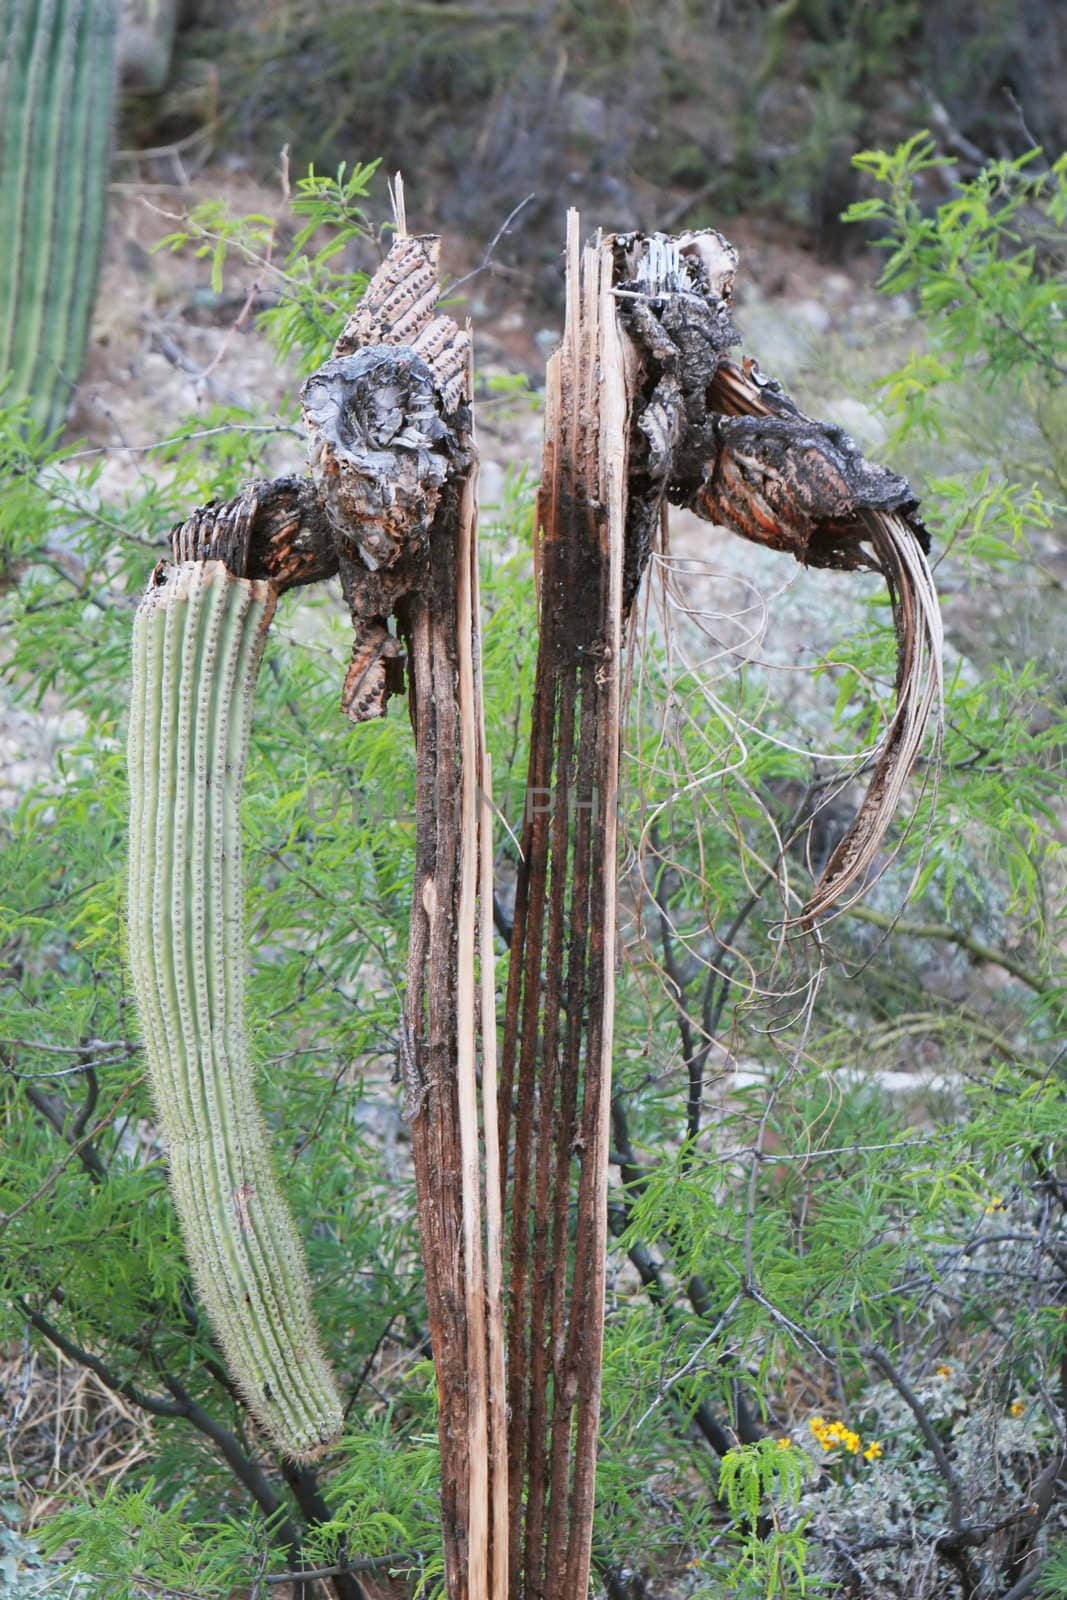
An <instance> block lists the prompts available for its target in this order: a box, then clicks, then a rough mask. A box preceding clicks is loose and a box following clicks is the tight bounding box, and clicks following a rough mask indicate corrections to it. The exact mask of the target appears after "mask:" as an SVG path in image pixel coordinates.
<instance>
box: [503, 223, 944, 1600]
mask: <svg viewBox="0 0 1067 1600" xmlns="http://www.w3.org/2000/svg"><path fill="white" fill-rule="evenodd" d="M736 267H737V254H736V252H735V251H734V249H733V247H732V246H731V245H730V244H729V243H728V241H727V240H725V239H724V238H723V237H722V236H721V235H720V234H718V233H716V232H715V231H714V230H711V229H707V230H704V231H703V232H699V233H693V234H687V235H684V236H682V237H681V238H679V239H669V238H665V237H663V236H662V235H651V236H645V235H640V234H626V235H614V236H608V237H605V238H601V239H599V240H598V241H597V242H596V243H595V244H592V245H588V246H586V247H585V248H584V249H583V248H582V247H581V245H580V241H579V234H578V220H577V217H576V216H575V215H574V214H573V213H572V214H571V217H570V220H569V228H568V240H567V310H566V325H565V330H564V335H563V345H562V349H561V350H560V352H559V354H558V355H556V356H554V357H553V359H552V361H551V362H550V363H549V370H548V381H547V391H546V408H545V409H546V417H545V452H544V464H543V471H542V479H541V488H540V495H539V501H538V525H539V537H538V544H537V552H536V553H537V576H538V597H539V623H540V646H539V652H538V663H537V679H536V688H535V696H534V706H533V712H532V728H531V739H530V766H529V777H528V790H527V793H528V794H529V795H530V796H531V797H535V798H536V801H537V803H536V804H534V805H532V806H529V807H528V815H527V818H526V822H525V827H524V831H523V838H522V861H521V864H520V867H519V872H518V883H517V891H516V903H515V920H514V929H513V936H512V944H511V965H510V971H509V982H508V993H507V1003H506V1010H505V1022H504V1040H503V1049H502V1057H501V1136H502V1144H501V1157H502V1160H504V1159H505V1158H506V1156H507V1154H508V1152H509V1149H510V1151H511V1156H512V1172H513V1179H512V1190H511V1196H510V1200H511V1230H510V1257H509V1278H508V1308H509V1327H508V1401H509V1417H510V1437H509V1463H508V1464H509V1484H510V1523H509V1547H510V1553H511V1555H510V1580H509V1590H508V1593H509V1595H510V1596H512V1597H514V1600H519V1597H521V1600H585V1596H586V1595H587V1593H588V1585H589V1571H590V1551H591V1544H592V1518H593V1491H594V1479H595V1466H596V1433H597V1417H598V1409H599V1396H600V1367H601V1345H602V1334H603V1307H604V1273H605V1261H606V1237H607V1178H608V1127H609V1114H610V1097H611V1055H612V1044H613V984H614V967H615V882H616V873H617V864H616V837H615V834H616V803H617V791H618V772H619V755H620V664H621V648H622V639H623V631H624V627H625V624H626V618H627V615H628V612H629V608H630V606H631V603H632V601H633V599H634V596H635V594H636V592H637V589H638V586H639V584H640V581H641V576H642V573H643V571H644V568H645V566H646V564H647V562H648V559H649V556H650V553H651V550H652V548H653V546H654V545H655V544H656V543H657V541H658V540H659V539H660V537H661V535H662V532H663V529H664V527H665V516H666V506H667V505H668V503H670V504H675V505H682V506H688V507H691V508H692V509H694V510H696V511H697V512H698V513H699V514H700V515H701V516H704V517H707V518H709V519H711V520H714V521H717V522H721V523H722V524H724V525H725V526H726V527H728V528H730V529H732V530H733V531H734V532H736V533H738V534H740V535H741V536H742V537H745V538H749V539H755V540H757V541H758V542H760V543H763V544H768V545H771V546H772V547H774V548H777V549H782V550H785V551H788V552H790V553H791V554H793V555H794V556H795V557H796V559H797V560H799V561H802V562H805V563H806V564H808V565H812V566H833V567H841V568H845V569H855V568H861V567H871V568H874V569H876V570H878V571H880V572H882V574H883V575H884V576H885V578H886V581H887V583H888V584H889V588H890V593H891V595H892V599H893V607H894V617H895V621H896V627H897V638H898V663H899V664H898V684H897V687H898V706H897V712H896V715H895V717H894V720H893V722H892V724H891V726H890V730H889V733H888V736H887V738H886V739H885V741H884V744H883V747H882V751H881V753H880V756H879V760H878V762H877V765H876V769H875V773H874V777H873V779H872V781H871V785H870V788H869V790H868V793H867V797H866V799H865V801H864V803H863V805H862V807H861V809H860V811H859V813H858V815H857V817H856V818H855V820H854V822H853V824H852V827H851V829H850V830H849V832H848V834H847V836H846V837H845V839H843V840H842V842H841V844H840V845H839V846H838V848H837V850H836V851H835V853H834V855H833V857H832V858H831V860H830V862H829V864H828V866H827V868H826V871H825V873H824V874H823V877H822V879H821V880H820V882H819V884H817V885H816V888H815V890H814V892H813V894H812V897H811V899H810V900H809V902H808V904H807V905H806V906H805V907H804V908H803V911H802V913H801V918H800V921H801V922H802V923H804V924H810V923H811V922H812V920H813V919H814V918H815V917H817V916H820V915H823V914H825V913H826V912H828V911H829V910H830V909H831V908H832V907H833V905H834V904H835V902H837V901H838V900H839V899H840V897H841V896H842V895H843V894H844V893H845V892H846V891H847V890H848V888H849V887H850V886H852V885H856V884H859V883H860V882H861V880H862V877H863V875H864V873H865V872H866V870H867V868H868V867H869V866H870V864H871V863H872V861H873V860H874V857H875V855H876V853H877V850H878V848H879V844H880V842H881V839H882V837H883V836H884V833H885V829H886V827H887V826H888V823H889V820H890V818H891V816H892V814H893V810H894V808H895V805H896V802H897V800H898V798H899V795H900V791H901V788H902V787H903V783H904V781H905V779H906V777H907V775H908V772H909V771H910V769H911V766H912V764H913V761H914V758H915V756H916V754H917V753H918V749H919V746H920V744H921V741H922V738H923V734H924V731H925V728H926V724H927V721H928V719H929V716H930V714H931V712H932V711H933V710H934V709H935V708H936V707H937V706H938V705H939V700H940V688H941V680H940V646H941V637H940V623H939V617H938V611H937V603H936V598H935V596H934V591H933V585H932V582H931V579H930V573H929V569H928V567H927V565H926V560H925V550H926V548H927V539H926V535H925V533H924V531H923V528H922V525H921V523H919V522H918V520H917V518H916V516H915V511H916V505H915V500H914V497H913V496H912V494H911V491H910V489H909V488H908V486H907V484H906V483H904V481H903V480H902V479H900V478H897V477H895V476H894V475H893V474H892V473H888V472H886V471H884V470H883V469H881V468H878V467H872V466H870V465H869V464H868V463H866V462H865V461H864V460H863V458H862V456H861V455H860V452H859V450H858V448H857V447H856V445H855V444H854V443H853V442H852V440H850V439H849V438H848V437H847V436H846V435H844V434H843V433H841V432H840V430H837V429H834V428H831V427H828V426H826V425H825V424H820V423H817V422H813V421H812V420H811V419H809V418H807V417H803V416H802V415H801V414H800V412H799V411H798V410H797V408H796V407H795V406H794V405H793V404H792V402H791V401H789V399H788V398H787V396H785V395H784V394H783V393H782V391H781V389H780V388H779V386H778V385H777V384H774V383H771V382H770V381H768V380H765V379H761V378H760V376H759V374H758V369H757V368H756V367H755V365H754V364H753V363H749V362H746V363H743V364H741V365H738V364H737V363H735V362H734V361H732V360H731V359H730V355H729V352H730V351H731V349H732V347H733V346H734V345H735V344H736V343H737V342H738V339H737V335H736V333H735V331H734V329H733V325H732V322H731V318H730V297H731V293H732V289H733V281H734V273H735V270H736Z"/></svg>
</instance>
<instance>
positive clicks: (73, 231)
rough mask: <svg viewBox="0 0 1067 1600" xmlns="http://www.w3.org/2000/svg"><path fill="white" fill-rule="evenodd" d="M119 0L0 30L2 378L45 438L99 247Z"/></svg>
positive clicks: (77, 353) (79, 354)
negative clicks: (24, 406) (22, 400)
mask: <svg viewBox="0 0 1067 1600" xmlns="http://www.w3.org/2000/svg"><path fill="white" fill-rule="evenodd" d="M118 9H119V8H118V4H117V0H96V3H93V0H59V3H58V4H55V5H8V6H6V7H5V15H4V18H3V20H2V23H0V108H2V109H0V378H5V377H6V378H8V379H9V381H10V390H9V398H15V397H24V398H25V399H26V401H27V406H28V411H29V415H30V416H31V417H32V418H33V420H34V422H35V423H36V424H37V425H38V426H39V427H40V428H41V429H42V430H43V431H44V432H46V433H47V432H48V431H50V430H51V429H53V428H55V427H56V426H57V425H58V424H59V423H61V422H62V420H63V415H64V412H65V411H66V407H67V402H68V400H69V398H70V394H71V391H72V389H73V387H74V385H75V384H76V383H77V380H78V378H79V376H80V374H81V367H82V362H83V360H84V357H85V345H86V340H87V338H88V333H89V319H90V316H91V315H92V309H93V301H94V298H95V295H96V283H97V276H98V273H99V268H100V252H101V247H102V245H103V239H104V217H105V211H106V200H107V181H108V167H109V162H110V155H111V124H112V118H113V110H114V99H115V82H116V49H117V38H118Z"/></svg>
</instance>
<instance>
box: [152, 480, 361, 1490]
mask: <svg viewBox="0 0 1067 1600" xmlns="http://www.w3.org/2000/svg"><path fill="white" fill-rule="evenodd" d="M272 488H273V489H275V490H278V489H279V488H281V489H283V490H285V493H286V495H288V499H289V500H290V501H292V502H293V504H294V506H295V504H296V502H297V500H298V498H299V490H298V488H297V487H295V486H293V485H291V484H290V485H285V484H284V482H283V483H282V484H281V485H275V486H272ZM283 498H285V496H283ZM250 506H251V507H252V510H253V511H254V509H255V493H254V491H253V493H252V494H251V495H250V496H245V497H241V499H240V500H239V501H238V502H237V503H236V512H237V514H236V515H235V516H231V517H229V518H227V512H228V511H230V510H232V509H234V508H223V510H222V511H220V512H218V513H215V512H213V511H212V510H211V509H210V508H209V510H208V512H206V513H203V514H198V515H197V516H196V517H194V518H192V519H190V522H189V523H187V524H185V526H184V527H183V528H182V529H180V530H178V532H177V534H176V536H175V546H176V551H177V552H179V553H181V552H183V551H184V552H189V553H191V551H192V550H199V551H201V552H202V554H201V555H200V556H198V557H194V558H193V559H179V560H178V561H177V562H176V563H175V564H174V565H173V566H167V565H165V564H162V563H161V565H160V567H158V568H157V569H156V571H155V573H154V574H153V577H152V581H151V583H150V585H149V588H148V591H147V593H146V595H145V597H144V599H143V601H142V602H141V605H140V608H139V610H138V612H137V617H136V620H135V623H134V630H133V644H134V650H133V691H132V701H131V710H130V731H129V772H130V858H129V921H128V930H129V960H130V970H131V975H132V979H133V987H134V992H135V996H136V999H137V1005H138V1010H139V1012H140V1017H141V1025H142V1031H143V1036H144V1048H145V1057H146V1062H147V1066H148V1073H149V1077H150V1080H151V1084H152V1090H153V1094H154V1097H155V1102H156V1109H157V1114H158V1117H159V1123H160V1128H161V1132H162V1136H163V1142H164V1146H165V1149H166V1154H167V1162H168V1166H169V1171H170V1180H171V1187H172V1191H173V1195H174V1203H175V1208H176V1210H177V1212H178V1216H179V1220H180V1223H181V1227H182V1233H183V1236H184V1239H185V1244H186V1248H187V1251H188V1254H189V1257H190V1260H191V1262H192V1266H193V1271H194V1276H195V1279H196V1284H197V1288H198V1291H199V1293H200V1296H201V1298H202V1300H203V1302H204V1305H205V1306H206V1308H207V1311H208V1314H209V1317H210V1319H211V1323H212V1326H213V1328H214V1330H215V1333H216V1335H217V1337H218V1340H219V1342H220V1344H221V1346H222V1349H223V1352H224V1354H225V1356H226V1361H227V1364H228V1366H229V1369H230V1372H231V1374H232V1376H233V1378H234V1380H235V1382H236V1383H237V1385H238V1386H239V1388H240V1390H241V1392H242V1394H243V1396H244V1398H245V1399H246V1401H247V1403H248V1406H249V1408H250V1410H251V1412H252V1414H253V1416H254V1417H255V1418H256V1420H257V1421H258V1422H259V1423H260V1424H261V1426H262V1427H263V1428H264V1430H265V1431H266V1432H267V1434H268V1435H269V1436H270V1438H271V1440H272V1441H273V1442H274V1444H275V1445H277V1447H278V1448H279V1449H280V1450H281V1451H282V1452H283V1453H284V1454H285V1455H287V1456H290V1457H293V1458H295V1459H304V1458H307V1457H309V1456H311V1455H313V1454H315V1453H316V1452H317V1451H318V1450H319V1449H320V1448H321V1447H322V1445H324V1444H326V1443H328V1442H329V1441H330V1440H331V1439H332V1438H334V1437H335V1436H336V1435H337V1433H339V1431H340V1428H341V1424H342V1408H341V1402H340V1399H339V1396H338V1393H337V1390H336V1386H335V1384H334V1381H333V1377H332V1375H331V1373H330V1370H329V1367H328V1366H327V1364H326V1360H325V1358H324V1356H323V1353H322V1349H321V1346H320V1343H319V1339H318V1335H317V1332H316V1328H315V1323H314V1316H313V1313H312V1308H311V1291H310V1286H309V1283H308V1276H307V1271H306V1268H305V1265H304V1256H303V1250H302V1248H301V1244H300V1241H299V1238H298V1237H297V1234H296V1231H295V1228H294V1226H293V1222H292V1219H291V1217H290V1214H289V1211H288V1208H287V1206H286V1204H285V1201H284V1199H283V1197H282V1195H281V1192H280V1189H279V1187H278V1184H277V1181H276V1179H275V1177H274V1174H273V1172H272V1170H271V1162H270V1153H269V1142H268V1138H267V1131H266V1128H265V1126H264V1123H263V1119H262V1117H261V1115H260V1112H259V1109H258V1106H257V1104H256V1099H255V1093H254V1084H253V1069H252V1063H251V1060H250V1057H249V1052H248V1047H247V1044H246V1041H245V1034H244V1022H243V1014H244V956H245V944H244V927H243V923H244V915H243V912H244V904H243V889H242V878H241V839H240V818H239V804H240V796H241V787H242V783H243V778H244V769H245V758H246V754H247V750H248V738H249V729H250V726H251V717H252V696H253V690H254V687H255V682H256V677H257V674H258V671H259V665H260V660H261V657H262V652H263V645H264V641H265V638H266V632H267V627H268V625H269V623H270V618H271V615H272V613H273V610H274V605H275V601H276V598H277V594H278V590H279V585H277V584H276V583H274V582H272V581H271V580H270V579H268V578H266V577H246V576H241V575H238V574H235V572H234V571H232V570H231V565H239V566H240V565H247V564H248V563H247V560H246V561H245V562H243V563H239V562H236V561H235V560H234V544H233V542H232V540H231V541H229V543H227V541H226V540H225V539H224V540H221V541H220V539H219V538H218V537H217V536H216V535H217V533H218V530H219V529H225V530H226V531H228V532H232V531H233V529H234V527H236V528H237V530H238V534H240V531H241V527H242V526H243V528H244V532H245V536H246V537H245V544H246V547H247V531H248V528H249V526H250V525H251V524H252V522H253V520H254V517H253V515H252V513H251V512H250V511H249V507H250ZM297 509H298V508H297ZM283 520H284V519H283ZM297 525H298V520H297V510H294V511H293V516H292V517H291V518H290V521H289V524H288V531H289V533H290V534H291V533H292V531H293V528H294V527H295V526H297ZM238 544H240V539H238ZM224 547H225V549H226V550H227V553H228V556H229V560H230V565H227V561H226V560H223V559H219V558H218V557H217V556H213V555H212V552H213V551H220V550H222V549H223V548H224ZM205 555H206V557H207V558H206V559H205V558H204V557H205Z"/></svg>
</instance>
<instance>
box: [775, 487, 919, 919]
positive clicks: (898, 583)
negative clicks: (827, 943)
mask: <svg viewBox="0 0 1067 1600" xmlns="http://www.w3.org/2000/svg"><path fill="white" fill-rule="evenodd" d="M867 516H868V522H869V527H870V539H871V544H872V547H873V549H874V552H875V556H876V559H877V562H878V566H879V568H880V569H881V572H882V574H883V576H884V577H885V580H886V583H887V585H888V587H889V594H890V599H891V601H892V606H893V620H894V623H895V625H896V632H897V685H896V688H897V705H896V710H895V712H894V714H893V719H892V721H891V722H890V724H889V728H888V730H887V732H886V736H885V739H884V741H883V743H882V748H881V751H880V752H879V756H878V760H877V763H876V765H875V769H874V774H873V776H872V777H871V780H870V783H869V784H868V785H867V792H866V794H865V795H864V797H863V800H862V802H861V804H860V808H859V810H858V811H857V813H856V815H855V817H854V818H853V819H852V822H851V824H850V826H849V829H848V832H847V833H846V834H845V836H844V838H843V839H842V840H841V841H840V842H839V844H838V845H837V847H836V849H835V850H834V852H833V854H832V855H831V856H830V859H829V861H828V862H827V863H826V866H825V867H824V869H823V872H822V876H821V877H820V878H819V881H818V883H817V884H816V885H815V888H814V890H813V891H812V894H811V896H810V898H809V899H808V901H807V903H806V905H805V906H804V909H803V911H802V913H801V917H800V921H801V923H802V924H804V925H808V924H810V922H811V921H812V920H813V919H814V918H816V917H825V916H826V915H827V914H828V913H829V912H830V911H833V910H834V909H835V908H836V909H837V911H838V913H840V912H842V911H846V910H847V909H848V907H849V906H850V905H851V904H852V903H853V901H854V900H856V899H858V898H859V897H860V896H861V895H862V894H863V893H865V892H866V889H867V888H868V887H869V884H868V882H867V874H868V872H869V870H870V868H871V867H872V866H873V865H874V862H875V860H876V858H877V856H878V854H879V851H880V850H881V847H882V841H883V839H884V838H885V835H886V831H887V830H888V828H889V825H890V823H891V822H892V820H893V817H894V816H895V814H896V812H897V808H898V807H899V804H900V800H901V796H902V794H903V791H904V786H905V784H906V783H907V780H908V778H909V776H910V774H911V772H912V770H913V768H914V766H915V763H916V762H917V760H918V759H919V755H920V753H921V751H922V746H923V743H924V741H925V739H926V732H927V728H928V726H929V724H930V722H931V720H932V721H933V724H934V753H935V760H934V763H933V774H934V776H933V781H934V783H935V784H936V781H937V769H938V760H939V757H940V749H941V737H942V719H943V703H944V682H943V674H942V654H943V648H944V634H943V629H942V623H941V610H940V607H939V605H938V601H937V592H936V590H935V588H934V580H933V574H932V573H931V571H930V565H929V562H928V561H927V559H926V555H925V552H924V551H923V548H922V545H921V544H920V543H919V540H918V539H917V538H916V537H915V533H914V531H913V529H912V527H911V526H910V524H909V523H908V522H907V521H906V520H905V518H903V517H901V516H899V515H897V514H895V513H889V512H869V513H868V514H867ZM893 854H894V855H895V854H896V851H894V852H893ZM883 870H884V869H883ZM857 883H858V885H859V887H858V889H857V891H856V894H855V895H853V896H852V897H851V898H850V899H848V900H845V898H844V896H845V894H846V892H847V890H848V889H849V888H851V887H852V885H853V884H857Z"/></svg>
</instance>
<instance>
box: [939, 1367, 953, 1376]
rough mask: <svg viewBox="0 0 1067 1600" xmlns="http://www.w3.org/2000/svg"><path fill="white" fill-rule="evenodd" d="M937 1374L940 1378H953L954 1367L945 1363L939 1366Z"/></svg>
mask: <svg viewBox="0 0 1067 1600" xmlns="http://www.w3.org/2000/svg"><path fill="white" fill-rule="evenodd" d="M937 1376H938V1377H939V1378H951V1376H952V1368H951V1367H946V1366H944V1365H942V1366H940V1367H938V1369H937Z"/></svg>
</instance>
